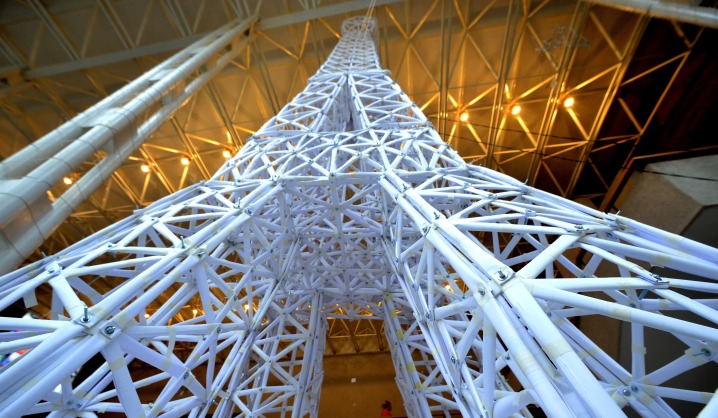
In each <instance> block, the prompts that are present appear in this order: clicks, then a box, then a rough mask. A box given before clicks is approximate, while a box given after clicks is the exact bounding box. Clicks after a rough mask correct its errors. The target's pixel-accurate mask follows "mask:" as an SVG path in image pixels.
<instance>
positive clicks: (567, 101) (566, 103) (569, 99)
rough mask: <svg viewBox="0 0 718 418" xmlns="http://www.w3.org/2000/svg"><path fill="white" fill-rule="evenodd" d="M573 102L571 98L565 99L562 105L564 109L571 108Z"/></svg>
mask: <svg viewBox="0 0 718 418" xmlns="http://www.w3.org/2000/svg"><path fill="white" fill-rule="evenodd" d="M574 101H575V100H574V99H573V97H567V98H566V100H564V101H563V105H564V106H566V107H571V106H573V103H574Z"/></svg>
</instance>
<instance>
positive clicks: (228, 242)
mask: <svg viewBox="0 0 718 418" xmlns="http://www.w3.org/2000/svg"><path fill="white" fill-rule="evenodd" d="M375 31H376V21H374V20H367V19H364V18H353V19H349V20H347V21H346V22H345V23H344V25H343V34H344V35H343V38H342V39H341V40H340V42H339V44H338V46H337V47H336V49H335V50H334V52H333V53H332V55H331V56H330V57H329V59H328V60H327V62H326V63H325V64H324V65H323V66H322V67H321V68H320V70H319V71H318V72H317V74H316V75H314V76H313V77H312V78H310V80H309V83H308V86H307V88H306V89H305V90H304V91H303V92H301V93H300V94H299V95H298V96H297V97H296V98H295V99H294V100H293V101H292V102H291V103H289V104H288V105H287V106H285V107H284V108H283V109H282V110H281V111H280V112H279V113H278V114H277V115H276V116H275V117H273V118H272V119H270V120H269V121H268V122H267V123H266V124H265V125H264V126H263V127H262V128H261V129H260V130H259V131H258V132H257V133H256V134H255V135H254V136H253V137H252V138H251V139H250V140H249V141H247V143H246V145H245V146H244V147H243V148H242V149H241V151H240V152H239V153H238V154H237V155H236V156H234V157H233V158H230V159H229V160H228V161H227V162H226V163H225V164H224V165H223V166H222V167H221V169H220V170H219V171H218V172H217V173H216V174H215V175H214V176H213V177H212V178H211V179H210V180H208V181H202V182H200V183H197V184H194V185H192V186H190V187H188V188H185V189H183V190H180V191H178V192H176V193H174V194H171V195H170V196H167V197H166V198H163V199H161V200H159V201H157V202H155V203H154V204H152V205H150V206H149V207H147V208H145V209H138V210H137V211H135V213H134V214H133V215H132V216H130V217H128V218H127V219H124V220H122V221H120V222H118V223H116V224H114V225H112V226H110V227H108V228H107V229H105V230H103V231H101V232H99V233H97V234H94V235H92V236H90V237H88V238H86V239H85V240H83V241H81V242H79V243H77V244H75V245H73V246H71V247H69V248H67V249H66V250H64V251H62V252H61V253H59V254H57V255H56V256H52V257H48V258H47V259H45V260H41V261H39V262H36V263H34V264H32V265H29V266H27V267H24V268H22V269H20V270H17V271H15V272H12V273H9V274H7V275H5V276H3V277H2V278H0V308H1V309H9V308H12V307H17V306H21V305H22V306H24V307H25V308H28V309H34V310H35V311H36V312H40V313H41V314H42V315H44V316H43V317H42V318H25V319H19V318H13V317H2V318H0V330H2V332H0V352H3V353H9V352H16V351H24V353H23V354H22V355H19V356H14V357H13V359H12V360H11V361H10V362H9V363H8V364H7V365H5V366H4V367H2V368H0V410H1V411H3V416H23V415H30V414H36V413H46V414H49V416H51V417H63V416H83V417H93V416H100V414H103V413H117V414H124V415H126V416H132V417H139V416H148V417H155V416H162V417H180V416H191V417H201V416H210V415H211V416H214V417H229V416H242V417H260V416H266V417H303V416H317V411H318V405H319V401H320V400H319V395H320V388H321V382H322V375H323V374H322V356H323V353H324V351H325V347H324V345H325V341H326V332H327V328H328V323H327V319H328V318H333V320H361V321H373V320H383V323H384V325H383V327H384V330H385V333H386V339H387V341H388V344H389V348H390V350H391V354H392V358H393V362H394V364H395V366H396V376H397V385H398V387H399V389H400V391H401V393H402V395H403V398H404V404H405V409H406V411H407V413H408V414H409V415H410V416H412V417H430V416H432V415H433V416H436V415H437V414H443V416H449V415H450V414H459V415H461V416H464V417H479V416H481V417H508V416H513V415H514V414H518V415H522V416H531V411H532V409H529V406H530V405H537V406H538V407H540V408H541V409H542V410H543V412H545V413H546V414H547V415H549V416H552V417H563V416H601V417H617V416H623V415H624V413H626V412H628V410H633V411H635V412H637V413H638V414H639V415H642V416H677V415H676V413H675V411H674V410H673V409H672V406H671V402H672V400H676V399H677V400H682V401H690V402H698V403H703V404H706V406H705V409H704V412H703V413H704V414H705V416H713V415H715V414H716V413H717V411H718V400H716V399H718V398H716V397H715V396H714V395H713V394H712V393H710V392H702V391H698V390H694V389H690V388H678V387H673V386H672V385H671V384H670V381H671V379H672V378H673V377H675V376H678V375H681V374H683V373H686V372H689V371H692V370H700V368H701V367H703V366H704V365H705V364H707V363H712V362H714V361H715V359H716V354H715V353H716V349H718V329H716V323H718V312H716V309H715V308H716V306H718V299H716V297H715V293H716V292H718V284H716V283H715V280H716V279H718V251H717V250H716V249H714V248H710V247H706V246H704V245H701V244H699V243H696V242H693V241H690V240H687V239H684V238H681V237H679V236H676V235H672V234H669V233H666V232H663V231H660V230H657V229H654V228H652V227H650V226H647V225H643V224H640V223H638V222H635V221H632V220H630V219H626V218H622V217H620V216H617V215H609V214H605V213H601V212H598V211H595V210H592V209H589V208H587V207H584V206H581V205H579V204H576V203H574V202H571V201H568V200H565V199H562V198H559V197H557V196H554V195H551V194H549V193H545V192H542V191H540V190H537V189H534V188H531V187H528V186H526V185H524V184H523V183H521V182H518V181H516V180H514V179H513V178H510V177H508V176H505V175H503V174H500V173H497V172H495V171H492V170H488V169H485V168H482V167H478V166H473V165H470V164H466V163H465V162H464V161H463V160H462V159H461V158H460V157H459V156H458V155H457V154H456V152H455V151H454V150H452V149H451V148H450V147H449V146H448V145H447V144H446V143H444V142H443V141H442V140H441V138H440V137H439V135H438V134H437V132H436V131H435V130H434V128H433V127H432V125H431V124H430V123H429V122H428V121H427V119H426V118H425V116H424V115H423V114H422V112H421V110H420V109H419V108H418V107H417V106H416V105H415V104H413V103H412V102H411V100H409V98H408V97H407V96H406V95H405V94H404V93H403V92H402V90H401V89H400V87H399V86H398V85H397V84H396V83H395V82H393V81H392V80H391V78H390V77H389V74H388V73H387V72H386V71H384V70H382V69H381V68H380V66H379V62H378V58H377V54H376V51H375V47H374V41H373V37H374V36H375ZM577 253H580V256H577ZM577 260H578V261H577ZM652 266H653V267H661V268H664V269H663V270H662V271H665V272H670V273H665V274H663V276H659V275H658V274H656V273H655V271H654V270H651V267H652ZM683 273H687V274H688V275H690V277H691V279H688V278H686V277H687V276H682V275H681V274H683ZM696 295H699V296H696ZM676 312H689V313H691V314H692V315H693V316H691V317H690V318H695V319H694V320H693V319H691V320H688V319H685V318H686V317H685V316H679V315H676V314H675V313H676ZM588 315H599V316H605V317H608V318H613V319H616V320H619V321H625V322H626V323H627V324H628V326H629V327H630V340H631V341H630V344H631V347H632V349H631V358H630V362H629V363H630V365H629V366H628V367H625V366H624V365H622V364H620V363H619V362H617V361H616V360H615V359H614V358H612V357H611V356H610V355H608V354H607V353H606V352H604V350H603V349H602V348H601V347H599V346H598V345H597V344H596V343H595V342H594V341H592V339H591V338H589V337H588V336H587V335H585V334H584V333H583V332H582V331H581V328H580V327H579V326H577V323H578V322H579V320H578V319H579V318H581V317H584V316H588ZM681 318H684V319H681ZM363 326H364V327H365V325H363ZM380 327H381V325H377V326H376V329H379V328H380ZM649 328H652V329H657V330H660V331H663V332H664V334H665V336H666V339H667V340H668V339H672V340H674V341H673V343H674V344H680V345H681V346H682V347H683V349H684V351H683V352H681V353H679V354H678V355H676V357H675V358H674V359H673V360H672V361H670V362H668V363H666V364H665V365H664V366H662V367H660V368H659V369H657V370H647V368H646V356H648V355H650V353H651V350H655V349H660V348H659V347H646V346H645V343H644V341H645V339H644V335H645V333H646V332H647V331H646V330H647V329H649ZM363 329H365V328H359V327H356V329H355V328H347V333H355V332H358V333H359V334H361V333H362V332H363V331H362V330H363ZM713 389H714V388H711V390H713Z"/></svg>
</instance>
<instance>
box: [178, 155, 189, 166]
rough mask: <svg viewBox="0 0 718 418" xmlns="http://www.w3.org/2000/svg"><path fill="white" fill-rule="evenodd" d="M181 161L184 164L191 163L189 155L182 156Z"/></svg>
mask: <svg viewBox="0 0 718 418" xmlns="http://www.w3.org/2000/svg"><path fill="white" fill-rule="evenodd" d="M180 163H181V164H182V165H189V157H188V156H186V155H185V156H184V157H182V158H180Z"/></svg>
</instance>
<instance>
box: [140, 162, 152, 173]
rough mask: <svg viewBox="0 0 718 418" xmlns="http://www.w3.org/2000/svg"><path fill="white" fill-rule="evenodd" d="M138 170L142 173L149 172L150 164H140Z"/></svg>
mask: <svg viewBox="0 0 718 418" xmlns="http://www.w3.org/2000/svg"><path fill="white" fill-rule="evenodd" d="M140 170H142V172H143V173H149V172H150V166H148V165H147V164H142V165H141V166H140Z"/></svg>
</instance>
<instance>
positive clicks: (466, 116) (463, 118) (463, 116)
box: [459, 112, 469, 122]
mask: <svg viewBox="0 0 718 418" xmlns="http://www.w3.org/2000/svg"><path fill="white" fill-rule="evenodd" d="M459 120H460V121H462V122H466V121H467V120H469V112H461V114H460V115H459Z"/></svg>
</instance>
